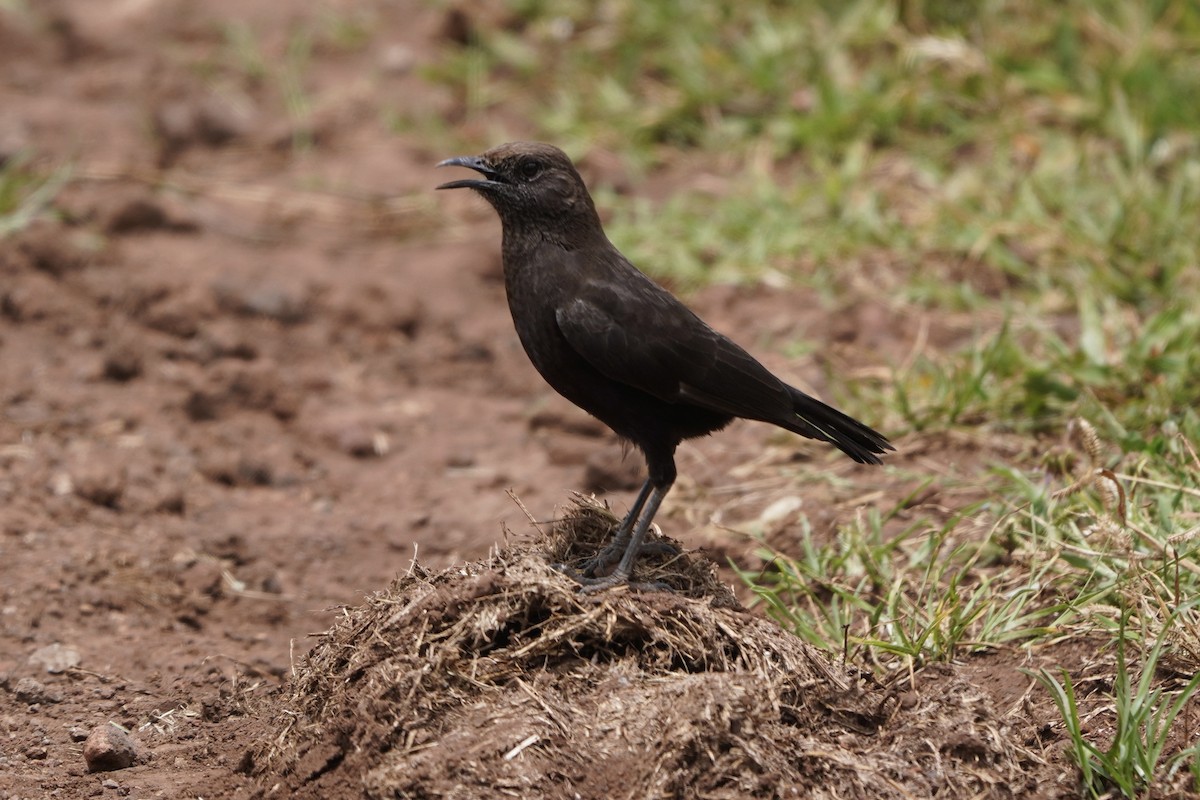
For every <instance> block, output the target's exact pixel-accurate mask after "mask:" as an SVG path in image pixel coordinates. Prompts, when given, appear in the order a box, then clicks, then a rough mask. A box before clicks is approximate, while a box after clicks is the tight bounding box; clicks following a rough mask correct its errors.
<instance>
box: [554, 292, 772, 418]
mask: <svg viewBox="0 0 1200 800" xmlns="http://www.w3.org/2000/svg"><path fill="white" fill-rule="evenodd" d="M555 316H556V319H557V321H558V327H559V330H561V331H562V334H563V336H564V337H565V338H566V340H567V342H568V343H569V344H570V345H571V348H572V349H574V350H575V351H576V352H577V353H578V354H579V355H580V356H582V357H583V358H584V360H586V361H587V362H588V363H589V364H591V365H592V366H593V367H595V368H596V369H597V370H598V371H599V372H601V373H602V374H603V375H605V376H606V377H608V378H610V379H612V380H614V381H617V382H619V383H623V384H626V385H628V386H633V387H635V388H637V389H640V390H642V391H644V392H646V393H647V394H651V395H653V396H655V397H657V398H659V399H660V400H664V401H666V402H669V403H688V404H691V405H696V406H700V407H702V408H707V409H710V410H712V411H716V412H719V413H724V414H730V415H733V416H739V417H748V418H751V419H759V420H765V421H776V420H781V419H786V418H789V417H791V416H792V404H791V400H790V397H789V395H788V392H787V387H786V386H785V385H784V384H783V382H782V381H780V380H779V379H778V378H776V377H775V376H774V375H772V374H771V373H770V371H768V370H767V368H766V367H764V366H763V365H762V364H760V363H759V362H758V361H756V360H755V359H754V357H753V356H751V355H750V354H749V353H747V352H746V351H745V350H743V349H742V348H741V347H739V346H738V345H736V344H734V343H733V342H732V341H730V340H729V339H727V338H726V337H725V336H723V335H721V334H720V333H718V332H716V331H715V330H713V329H712V328H711V327H709V326H708V325H707V324H706V323H705V322H704V321H703V320H701V319H700V318H699V317H697V316H696V315H695V314H693V313H692V312H691V311H690V310H689V309H688V308H687V307H686V306H684V305H683V304H682V303H680V302H679V301H678V300H676V299H675V298H674V297H673V296H672V295H670V294H668V293H667V292H666V291H665V290H663V289H662V288H661V287H659V286H658V284H656V283H654V282H653V281H651V280H650V279H649V278H646V277H645V276H644V275H642V274H641V273H640V272H637V273H636V276H635V275H634V274H633V273H630V274H627V275H624V276H622V280H621V281H620V282H613V281H603V282H600V281H591V282H587V283H585V284H584V285H583V287H582V291H580V292H578V293H576V294H575V296H574V297H573V298H571V299H569V300H567V301H566V302H565V303H564V304H563V305H561V306H560V307H559V308H558V309H556V312H555Z"/></svg>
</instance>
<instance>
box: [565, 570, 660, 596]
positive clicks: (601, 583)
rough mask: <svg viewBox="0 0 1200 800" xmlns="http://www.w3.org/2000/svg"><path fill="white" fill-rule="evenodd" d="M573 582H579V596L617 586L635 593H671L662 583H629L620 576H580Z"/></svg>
mask: <svg viewBox="0 0 1200 800" xmlns="http://www.w3.org/2000/svg"><path fill="white" fill-rule="evenodd" d="M575 580H577V581H579V592H580V594H599V593H600V592H603V591H604V590H605V589H612V588H615V587H617V586H627V587H629V588H630V589H632V590H633V591H635V592H670V591H673V589H672V588H671V586H670V584H666V583H663V582H662V581H631V580H629V578H626V577H622V576H620V575H616V574H614V575H605V576H604V577H603V578H585V577H583V576H580V577H578V578H576V579H575Z"/></svg>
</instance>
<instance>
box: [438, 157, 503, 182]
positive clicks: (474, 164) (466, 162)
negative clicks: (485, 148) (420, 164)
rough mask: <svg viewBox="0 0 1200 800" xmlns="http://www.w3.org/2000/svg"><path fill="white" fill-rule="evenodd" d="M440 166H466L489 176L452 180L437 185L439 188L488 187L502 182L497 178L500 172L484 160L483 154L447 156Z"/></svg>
mask: <svg viewBox="0 0 1200 800" xmlns="http://www.w3.org/2000/svg"><path fill="white" fill-rule="evenodd" d="M438 166H439V167H466V168H467V169H473V170H475V171H476V172H478V173H479V174H480V175H483V177H485V178H487V180H485V181H481V180H478V179H475V178H466V179H464V180H457V181H450V182H449V183H443V184H442V185H441V186H439V187H437V188H439V189H464V188H466V189H488V188H491V187H494V186H496V185H497V184H499V183H501V181H499V180H497V179H498V178H499V177H500V173H498V172H496V171H495V170H494V169H492V168H491V167H490V166H488V164H487V162H486V161H484V160H483V158H482V157H481V156H455V157H454V158H447V159H446V160H445V161H443V162H441V163H440V164H438Z"/></svg>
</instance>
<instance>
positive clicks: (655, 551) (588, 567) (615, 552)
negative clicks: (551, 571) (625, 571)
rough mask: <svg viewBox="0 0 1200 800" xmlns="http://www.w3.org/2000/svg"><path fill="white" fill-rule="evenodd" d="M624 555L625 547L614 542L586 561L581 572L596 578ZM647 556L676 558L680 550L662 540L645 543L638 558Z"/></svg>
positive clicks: (639, 551)
mask: <svg viewBox="0 0 1200 800" xmlns="http://www.w3.org/2000/svg"><path fill="white" fill-rule="evenodd" d="M624 554H625V548H624V547H623V546H622V547H618V546H617V543H615V542H614V543H613V544H610V545H608V546H607V547H605V548H604V549H603V550H601V551H600V552H599V553H597V554H596V555H594V556H592V557H591V558H589V559H588V560H587V561H585V562H584V563H583V569H581V570H580V572H582V573H583V574H584V575H586V576H587V577H588V578H594V577H595V576H596V573H597V572H603V571H604V570H606V569H608V568H609V567H612V566H613V565H614V564H616V563H617V562H618V561H620V560H621V556H623V555H624ZM647 555H653V556H671V557H675V556H677V555H679V548H678V547H676V546H675V545H673V544H671V543H670V542H664V541H661V540H658V541H653V542H643V543H642V546H641V547H639V548H638V558H641V557H642V556H647Z"/></svg>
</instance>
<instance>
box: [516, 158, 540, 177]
mask: <svg viewBox="0 0 1200 800" xmlns="http://www.w3.org/2000/svg"><path fill="white" fill-rule="evenodd" d="M541 171H542V165H541V164H540V163H538V162H537V161H522V162H521V163H520V164H519V165H518V166H517V172H518V174H520V176H521V177H522V178H524V179H525V180H527V181H528V180H533V179H534V178H536V177H537V176H538V175H539V174H540V173H541Z"/></svg>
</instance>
